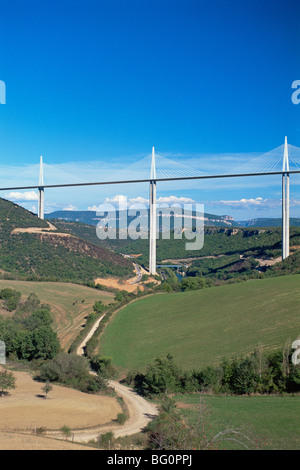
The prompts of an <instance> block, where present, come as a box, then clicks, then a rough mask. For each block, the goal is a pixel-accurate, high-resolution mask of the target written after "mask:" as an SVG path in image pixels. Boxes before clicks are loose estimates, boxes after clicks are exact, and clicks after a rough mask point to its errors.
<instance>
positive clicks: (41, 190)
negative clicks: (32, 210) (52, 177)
mask: <svg viewBox="0 0 300 470" xmlns="http://www.w3.org/2000/svg"><path fill="white" fill-rule="evenodd" d="M38 190H39V195H38V217H39V218H40V219H44V215H45V203H44V169H43V157H41V158H40V178H39V188H38Z"/></svg>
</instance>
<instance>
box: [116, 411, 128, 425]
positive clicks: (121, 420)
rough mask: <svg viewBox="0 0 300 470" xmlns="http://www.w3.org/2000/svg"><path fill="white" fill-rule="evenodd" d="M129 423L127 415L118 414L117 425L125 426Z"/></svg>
mask: <svg viewBox="0 0 300 470" xmlns="http://www.w3.org/2000/svg"><path fill="white" fill-rule="evenodd" d="M126 421H127V416H126V414H125V413H118V416H117V423H118V424H121V425H122V424H124V423H125V422H126Z"/></svg>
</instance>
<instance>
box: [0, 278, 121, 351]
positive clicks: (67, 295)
mask: <svg viewBox="0 0 300 470" xmlns="http://www.w3.org/2000/svg"><path fill="white" fill-rule="evenodd" d="M7 287H9V288H11V289H15V290H17V291H19V292H21V294H22V295H23V296H26V297H27V296H28V295H29V294H30V293H31V292H34V293H35V294H36V295H37V296H38V298H39V299H40V301H41V302H42V303H46V304H49V305H50V306H51V314H52V318H53V329H54V330H55V331H56V332H57V334H58V337H59V340H60V343H61V347H62V348H64V349H66V350H67V349H68V347H69V346H70V344H71V343H72V341H73V340H74V338H75V337H76V336H77V334H78V333H79V330H80V328H81V325H83V324H84V323H85V320H84V318H85V317H86V315H88V314H89V313H91V311H92V309H93V305H94V303H95V302H96V301H97V300H101V301H102V302H103V303H104V304H107V303H110V302H113V299H114V294H113V293H111V292H105V291H100V290H96V289H91V288H89V287H85V286H82V285H78V284H70V283H64V282H31V281H10V280H0V290H1V289H5V288H7Z"/></svg>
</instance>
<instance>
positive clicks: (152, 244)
mask: <svg viewBox="0 0 300 470" xmlns="http://www.w3.org/2000/svg"><path fill="white" fill-rule="evenodd" d="M150 178H151V181H150V198H149V218H150V226H149V273H150V274H152V275H155V274H156V167H155V149H154V147H152V160H151V176H150Z"/></svg>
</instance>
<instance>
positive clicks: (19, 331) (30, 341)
mask: <svg viewBox="0 0 300 470" xmlns="http://www.w3.org/2000/svg"><path fill="white" fill-rule="evenodd" d="M6 291H11V292H10V295H8V293H6V298H7V299H8V300H9V307H8V308H10V307H11V302H15V299H17V298H19V297H18V295H17V294H18V293H17V294H14V292H15V291H13V289H6ZM14 306H15V305H14ZM17 307H18V308H17V310H16V312H15V313H14V314H13V316H12V317H9V318H3V317H2V318H0V339H1V340H2V341H4V343H5V347H6V353H7V355H8V356H14V357H16V358H17V359H25V360H28V361H31V360H32V359H49V358H50V359H51V358H53V357H54V356H55V355H56V354H57V353H58V351H59V349H60V344H59V341H58V338H57V334H56V332H55V331H54V330H53V329H52V326H51V324H52V318H51V314H50V307H49V305H43V304H41V303H40V301H39V299H38V298H37V296H36V295H35V294H30V295H29V297H28V298H27V300H26V301H25V302H24V303H23V304H22V305H20V306H17Z"/></svg>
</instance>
